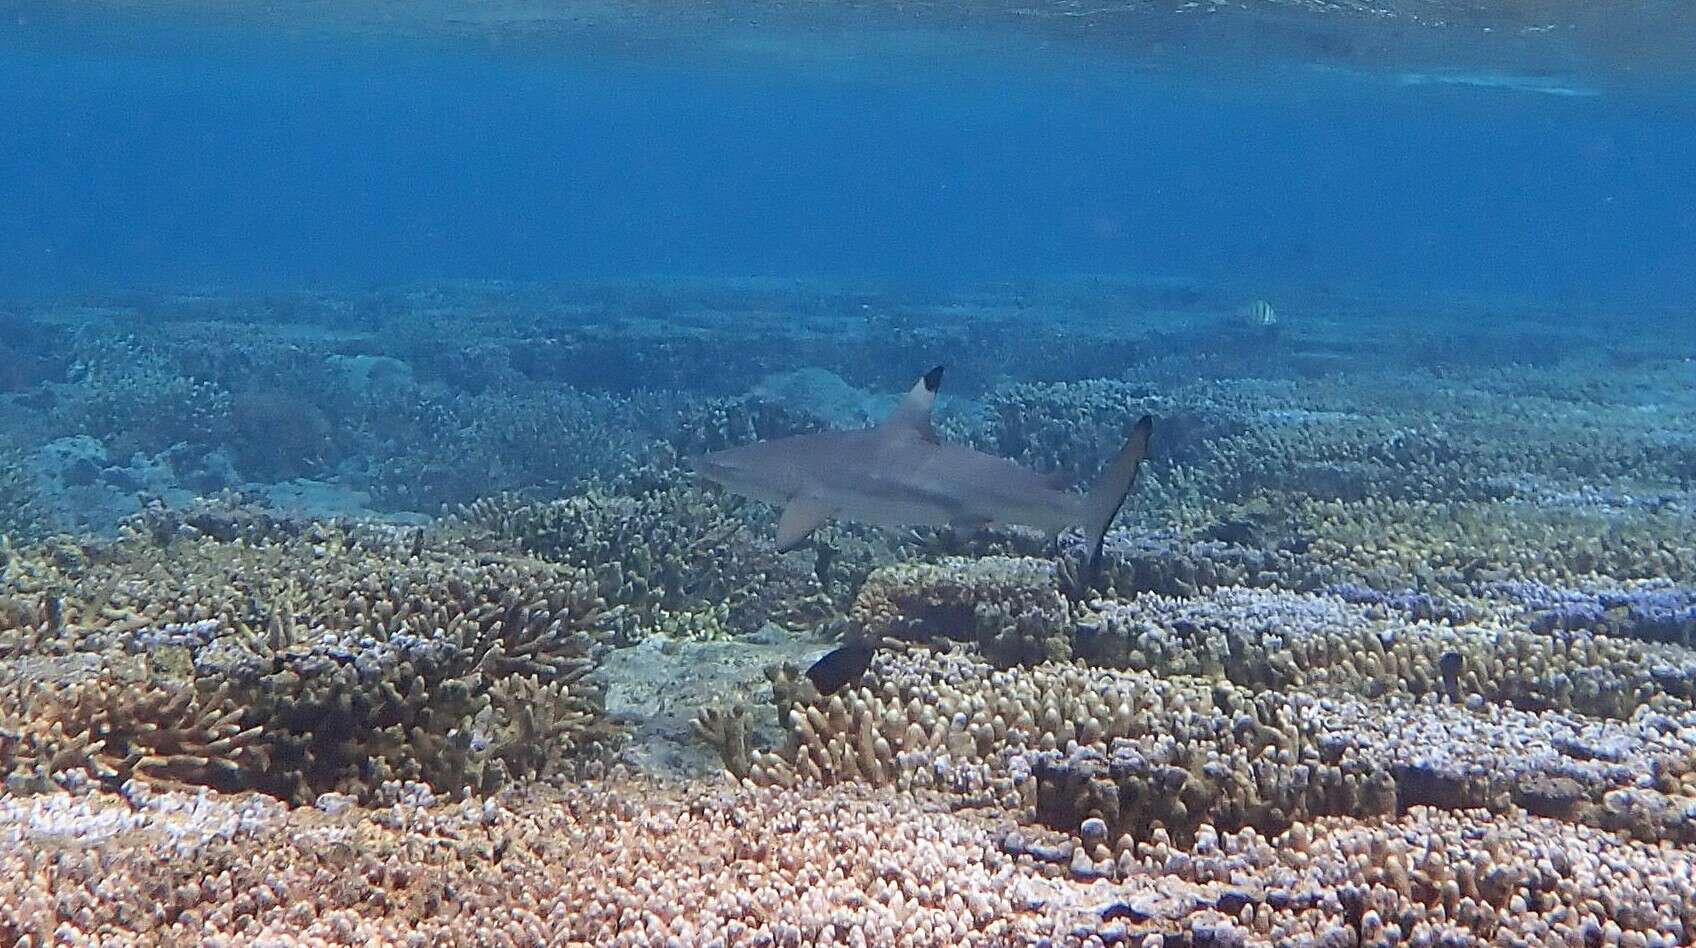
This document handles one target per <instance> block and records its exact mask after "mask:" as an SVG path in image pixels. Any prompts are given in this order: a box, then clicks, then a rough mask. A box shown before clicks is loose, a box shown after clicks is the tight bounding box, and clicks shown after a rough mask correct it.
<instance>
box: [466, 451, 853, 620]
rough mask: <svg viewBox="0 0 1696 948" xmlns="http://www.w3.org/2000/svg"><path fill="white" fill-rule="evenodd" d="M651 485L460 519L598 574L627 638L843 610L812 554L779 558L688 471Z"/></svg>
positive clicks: (496, 507)
mask: <svg viewBox="0 0 1696 948" xmlns="http://www.w3.org/2000/svg"><path fill="white" fill-rule="evenodd" d="M638 476H642V475H641V473H640V472H638ZM644 479H650V478H644ZM651 480H652V481H653V482H654V484H655V486H652V487H647V488H637V489H636V490H635V491H634V492H633V493H622V492H616V491H614V490H611V489H608V488H606V487H603V486H599V485H590V486H588V487H586V488H585V489H584V490H583V491H581V492H580V493H578V494H576V495H574V496H571V497H567V498H565V499H562V500H554V501H547V502H535V503H531V502H525V501H524V500H522V499H520V498H518V497H515V496H512V495H502V496H496V497H491V498H486V499H484V500H481V501H478V502H476V503H473V504H470V505H467V506H464V507H461V508H460V509H459V511H458V513H457V519H458V520H459V522H461V523H462V524H465V525H466V526H468V527H470V528H472V529H474V530H480V531H487V532H489V533H492V534H493V535H494V536H495V537H497V538H499V539H501V540H505V541H510V542H513V543H516V544H517V545H518V546H519V547H520V548H521V549H523V550H524V551H526V552H528V553H531V554H534V555H537V556H540V557H543V558H546V559H548V560H550V561H554V562H560V563H565V564H569V565H571V566H574V567H577V568H579V569H582V570H583V571H585V572H586V573H590V574H592V575H593V576H594V577H595V582H596V586H597V589H598V591H599V595H600V597H601V599H602V600H604V601H605V602H606V604H607V607H608V608H607V614H606V617H605V618H606V621H608V622H609V623H614V624H616V626H617V628H618V629H619V631H620V633H621V635H622V637H623V638H624V639H626V640H633V639H635V638H639V637H640V636H641V635H644V634H648V633H652V632H660V633H665V634H671V635H690V636H696V637H711V636H714V635H724V634H732V633H737V632H742V633H746V632H750V631H753V630H755V629H758V628H759V627H760V626H762V625H764V624H765V623H767V622H777V623H780V624H786V625H793V626H796V627H803V626H809V625H812V624H815V623H817V622H820V621H823V620H824V619H827V618H829V617H830V616H832V615H833V614H834V613H835V612H836V611H837V606H836V605H835V603H834V601H833V600H832V598H831V596H830V595H829V592H828V591H827V589H826V588H825V586H824V584H823V581H822V578H821V576H820V575H819V570H818V569H817V567H816V564H815V563H808V562H806V559H807V558H806V556H805V555H804V554H797V555H795V556H781V555H779V554H777V553H776V552H775V551H774V550H773V549H772V548H771V545H770V543H769V542H768V541H766V540H765V538H764V537H763V536H759V535H757V534H756V532H755V530H754V528H753V527H751V526H750V524H749V523H748V522H747V521H746V520H744V519H743V518H741V517H738V516H737V515H736V514H735V512H734V511H732V510H731V509H729V508H727V507H726V506H725V505H724V504H722V503H720V502H719V501H718V500H717V499H716V498H715V497H714V496H713V495H711V494H709V493H707V492H705V491H703V490H702V489H701V488H699V487H696V486H694V485H691V484H689V483H688V481H687V479H686V476H684V475H683V474H682V473H681V472H678V471H673V472H671V473H668V474H663V475H659V476H654V477H652V478H651Z"/></svg>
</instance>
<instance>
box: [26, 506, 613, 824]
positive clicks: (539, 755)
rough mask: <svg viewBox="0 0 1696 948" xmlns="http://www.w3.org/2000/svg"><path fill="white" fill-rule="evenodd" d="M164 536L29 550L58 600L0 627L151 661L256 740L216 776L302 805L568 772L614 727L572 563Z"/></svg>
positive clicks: (379, 540)
mask: <svg viewBox="0 0 1696 948" xmlns="http://www.w3.org/2000/svg"><path fill="white" fill-rule="evenodd" d="M155 543H156V540H155V533H154V531H153V530H151V529H142V530H139V531H136V532H133V533H132V534H131V535H130V537H129V538H128V539H127V540H125V541H123V542H122V543H118V544H115V545H113V546H112V547H111V548H109V549H102V550H98V551H96V553H97V555H95V556H93V557H92V558H91V559H89V560H88V561H79V562H75V563H71V564H64V563H58V562H55V561H54V560H53V559H52V558H51V557H48V558H35V557H32V556H31V555H30V554H29V553H28V552H27V551H26V554H25V558H26V560H27V561H28V562H29V563H30V564H31V568H30V569H29V570H27V571H24V570H20V571H18V575H17V576H16V577H15V578H14V581H15V582H16V583H22V582H27V583H28V585H29V587H30V589H31V591H32V594H33V595H34V597H35V601H36V602H40V603H45V604H47V607H41V606H37V605H32V604H30V602H28V601H26V602H25V604H24V606H22V607H20V608H16V609H14V610H12V612H11V613H10V614H9V616H8V614H0V620H3V621H5V622H7V624H8V625H10V626H11V628H10V629H9V630H0V635H8V636H11V637H12V638H13V639H15V640H16V641H18V642H20V643H24V645H23V646H21V647H23V648H26V649H27V650H29V651H31V652H38V651H39V649H38V648H36V647H35V646H33V645H29V644H28V643H31V642H37V641H39V640H41V639H43V638H44V637H50V638H51V639H52V640H53V641H56V642H58V643H59V644H60V646H61V650H62V651H66V650H81V651H103V650H112V649H121V650H125V651H129V652H134V653H140V654H144V655H146V656H147V660H148V661H149V662H150V663H151V664H152V665H154V666H157V667H159V668H161V669H163V670H164V673H165V674H167V675H168V676H172V677H171V680H170V681H169V682H168V683H167V682H165V681H164V679H156V680H159V681H161V683H162V684H161V686H162V687H165V686H167V685H168V687H170V688H172V689H176V690H180V691H181V692H182V693H184V694H188V695H191V696H192V697H193V698H194V701H195V702H197V703H196V704H194V705H193V706H194V707H197V708H201V709H204V711H205V713H206V714H211V715H214V716H215V718H216V720H217V722H219V724H220V726H222V725H223V724H226V723H231V724H235V725H239V730H240V731H241V732H242V733H243V734H249V735H252V744H253V745H254V746H256V747H258V748H261V749H262V750H263V753H264V756H265V761H266V766H264V767H262V768H261V767H251V766H248V762H247V761H242V762H238V766H237V767H236V768H235V770H234V771H233V772H224V771H220V772H219V773H218V774H217V781H216V782H217V783H218V784H219V785H222V786H240V787H253V788H256V789H262V790H265V791H267V792H269V793H273V794H276V795H278V796H283V797H285V798H289V799H293V800H295V801H297V802H298V801H310V800H311V799H313V798H314V797H315V796H316V795H317V794H319V793H322V792H326V791H331V790H334V791H339V792H345V793H350V794H353V795H355V796H360V797H366V796H369V795H370V794H371V793H372V792H374V790H375V788H376V787H377V786H379V785H380V784H382V783H383V782H384V781H389V780H396V781H406V780H417V781H423V782H426V783H429V784H431V785H432V786H434V787H436V788H437V789H438V790H439V791H441V792H458V791H459V790H461V789H465V788H471V789H474V790H477V791H479V792H481V791H486V790H490V789H493V788H495V787H498V786H500V785H502V784H504V783H506V782H508V781H510V780H512V779H515V778H527V779H528V778H536V777H549V776H562V775H568V774H569V773H571V772H573V770H574V768H575V767H576V766H577V763H578V762H580V761H582V762H588V761H591V760H592V759H593V758H595V756H596V755H597V754H598V753H599V751H598V748H599V747H600V746H602V745H603V744H605V743H607V742H610V741H611V740H612V739H613V738H614V737H615V736H616V735H615V732H614V730H613V729H611V728H609V727H608V726H607V725H606V723H605V722H604V720H603V718H602V714H601V708H602V699H601V694H600V690H599V688H598V687H597V686H594V685H592V684H591V683H590V682H589V681H588V680H587V679H586V675H587V673H588V672H589V671H590V670H591V669H592V668H593V666H594V662H595V655H596V652H597V649H598V647H599V646H598V640H599V639H600V638H602V637H603V636H604V634H605V633H604V629H603V628H602V626H601V625H600V623H599V620H600V613H601V603H600V600H599V599H598V598H597V597H596V595H595V588H594V583H593V580H592V578H591V577H589V576H587V575H586V574H584V573H582V572H580V571H578V570H575V569H572V568H570V567H566V566H562V565H558V564H551V563H547V562H544V561H541V560H537V559H534V558H529V557H524V556H521V555H511V554H489V553H477V552H474V551H473V550H471V549H469V548H466V547H464V546H459V545H457V544H456V543H455V542H453V541H449V540H445V539H442V538H436V539H434V540H430V539H429V538H428V537H427V536H426V534H424V533H422V532H419V531H398V530H381V529H376V528H346V527H342V526H339V525H335V524H325V523H317V522H313V523H308V524H297V525H293V526H292V527H291V528H290V529H289V530H281V531H276V532H275V533H267V534H264V535H263V536H260V535H254V536H252V537H247V536H244V537H240V538H237V539H233V540H228V541H224V540H217V539H214V538H212V537H211V536H209V535H206V534H204V533H200V532H199V531H198V530H192V529H191V530H190V531H189V532H188V533H182V532H179V533H177V534H176V535H175V536H174V537H173V538H172V539H171V540H170V541H169V542H168V544H166V545H165V546H163V547H159V546H155V545H154V544H155ZM14 601H16V596H15V594H14ZM44 613H45V614H44ZM15 650H17V649H16V648H15V649H14V651H15ZM114 687H116V686H114ZM113 694H114V695H115V694H116V692H114V693H113ZM109 696H110V695H109ZM109 743H110V742H109ZM178 769H181V768H178ZM192 776H193V775H192V774H191V775H190V776H189V777H185V778H184V779H189V778H191V777H192Z"/></svg>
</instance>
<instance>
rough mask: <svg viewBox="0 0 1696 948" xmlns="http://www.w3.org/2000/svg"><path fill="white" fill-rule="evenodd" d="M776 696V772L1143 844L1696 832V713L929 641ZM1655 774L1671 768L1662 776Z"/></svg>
mask: <svg viewBox="0 0 1696 948" xmlns="http://www.w3.org/2000/svg"><path fill="white" fill-rule="evenodd" d="M778 678H779V679H780V680H785V679H787V678H788V676H787V675H786V674H780V675H779V676H778ZM774 691H776V692H777V693H779V694H781V695H783V696H784V697H785V699H786V700H787V702H788V704H787V711H786V716H787V722H786V723H787V727H788V731H789V740H788V743H787V744H785V745H784V746H783V747H780V748H777V749H775V750H769V751H766V750H755V751H753V752H752V753H750V754H748V763H747V775H748V777H749V778H750V779H752V780H754V781H755V782H758V783H774V784H781V785H785V786H790V785H795V784H797V783H800V782H805V781H813V782H823V783H836V782H841V781H857V782H866V783H871V784H874V785H883V784H894V785H896V786H899V787H903V788H927V787H935V788H943V789H947V790H949V791H951V792H954V793H958V794H961V795H964V796H965V797H967V798H969V799H981V800H984V801H986V802H987V801H993V802H995V803H997V804H998V805H1001V806H1005V807H1012V808H1016V809H1024V810H1025V811H1026V812H1033V813H1034V814H1035V815H1036V816H1038V817H1039V818H1040V819H1042V820H1044V821H1045V822H1048V823H1050V824H1052V825H1056V826H1060V827H1063V828H1076V827H1078V826H1080V825H1081V824H1082V822H1083V821H1084V820H1086V819H1089V818H1099V819H1102V820H1105V822H1106V824H1107V826H1108V828H1109V829H1110V830H1111V831H1112V835H1113V837H1114V838H1118V837H1119V836H1121V835H1123V836H1125V837H1126V838H1128V839H1131V840H1140V839H1146V838H1148V836H1149V833H1151V832H1152V831H1153V830H1155V829H1156V828H1159V827H1164V828H1165V829H1166V830H1167V831H1169V832H1171V833H1173V834H1181V835H1184V836H1185V838H1187V834H1189V833H1191V832H1193V831H1194V830H1195V828H1196V827H1198V826H1199V825H1201V824H1202V823H1204V822H1209V823H1212V824H1214V825H1216V826H1228V827H1238V826H1255V827H1259V828H1262V829H1265V830H1268V831H1277V830H1279V829H1281V828H1282V827H1283V826H1286V825H1288V824H1289V822H1290V821H1292V820H1301V819H1310V818H1312V817H1315V816H1321V815H1331V814H1338V815H1350V816H1373V815H1381V814H1385V813H1393V812H1396V811H1397V810H1398V808H1405V807H1406V806H1409V805H1412V804H1417V803H1430V804H1436V805H1441V806H1444V807H1448V808H1471V807H1485V808H1489V809H1492V810H1497V811H1505V810H1508V809H1510V808H1512V807H1514V806H1521V807H1524V808H1527V809H1532V810H1535V811H1537V812H1547V813H1552V814H1558V815H1562V816H1565V817H1566V818H1570V819H1575V820H1581V821H1584V822H1588V823H1591V824H1594V825H1602V826H1608V827H1610V828H1615V829H1621V830H1625V831H1629V832H1631V833H1633V834H1634V835H1639V836H1642V837H1644V838H1650V839H1673V840H1685V841H1691V840H1696V815H1692V813H1690V812H1686V811H1685V809H1684V807H1685V804H1684V803H1681V802H1679V801H1684V800H1690V799H1696V777H1693V776H1691V771H1692V769H1693V768H1692V766H1691V760H1692V755H1693V754H1696V743H1693V742H1692V741H1691V739H1690V738H1689V736H1688V732H1687V731H1681V730H1680V729H1681V728H1685V729H1688V728H1689V727H1691V726H1692V725H1693V724H1696V712H1691V711H1689V710H1688V709H1686V710H1685V711H1683V712H1681V713H1680V714H1679V715H1677V716H1669V715H1667V714H1663V713H1659V712H1655V711H1652V710H1651V709H1650V708H1648V707H1644V708H1643V709H1642V710H1641V711H1640V712H1639V713H1637V714H1636V715H1634V716H1633V717H1632V718H1631V719H1630V720H1628V721H1621V722H1594V721H1583V720H1569V719H1563V718H1558V717H1552V716H1544V715H1537V714H1532V713H1528V712H1524V711H1519V710H1516V709H1514V708H1512V707H1509V706H1505V705H1496V704H1488V705H1485V706H1483V707H1480V708H1478V709H1471V708H1468V707H1465V706H1462V705H1457V704H1454V703H1452V702H1450V701H1448V700H1447V699H1446V698H1444V697H1442V696H1439V695H1437V694H1435V693H1431V694H1427V695H1426V697H1425V698H1423V699H1418V700H1415V699H1410V698H1407V697H1405V696H1391V697H1387V698H1384V699H1380V700H1377V701H1369V700H1363V699H1359V698H1353V697H1349V696H1347V695H1345V694H1331V695H1326V696H1320V695H1316V694H1313V693H1307V692H1303V691H1300V690H1295V689H1290V690H1283V691H1264V690H1262V691H1251V690H1247V689H1242V688H1238V687H1236V686H1235V685H1232V684H1230V683H1229V682H1227V681H1223V680H1217V681H1211V682H1210V681H1206V680H1202V679H1194V678H1182V677H1179V678H1161V677H1156V676H1154V675H1152V674H1149V673H1147V672H1118V671H1109V670H1086V669H1081V668H1077V667H1074V666H1068V665H1042V666H1037V667H1034V668H1014V669H1008V670H1001V671H997V670H995V669H993V668H991V667H990V666H989V665H987V664H986V663H983V662H982V661H980V660H975V659H972V658H970V657H968V656H965V655H960V654H953V655H937V654H934V653H928V652H922V651H914V652H909V653H906V654H888V655H885V656H883V657H880V658H879V659H878V661H877V663H875V664H874V666H873V680H872V681H871V682H870V683H868V684H867V685H866V686H864V687H861V688H858V689H851V690H848V691H844V692H842V693H840V694H837V695H834V696H831V697H829V698H824V697H821V696H819V695H818V694H817V693H816V692H812V691H809V690H807V689H805V688H800V687H797V688H793V689H785V688H774ZM781 710H783V709H782V707H780V711H781ZM703 726H704V727H706V728H707V729H708V730H709V731H711V730H713V729H714V728H715V726H716V722H714V721H712V720H710V719H703ZM721 746H722V745H721ZM1642 773H1656V774H1662V775H1664V776H1663V777H1662V779H1660V780H1659V781H1658V782H1657V783H1656V785H1655V786H1653V787H1642V786H1638V785H1637V777H1638V775H1640V774H1642ZM1621 793H1625V794H1627V796H1623V797H1622V796H1620V794H1621Z"/></svg>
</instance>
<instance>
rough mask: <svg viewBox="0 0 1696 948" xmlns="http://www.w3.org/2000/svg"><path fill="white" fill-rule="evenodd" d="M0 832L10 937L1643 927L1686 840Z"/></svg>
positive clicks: (833, 938) (1418, 831)
mask: <svg viewBox="0 0 1696 948" xmlns="http://www.w3.org/2000/svg"><path fill="white" fill-rule="evenodd" d="M327 804H328V801H327ZM0 840H4V841H6V842H4V843H0V880H4V881H5V882H6V884H5V885H3V886H0V937H3V938H5V939H7V940H9V941H25V940H27V941H31V942H35V943H45V942H56V943H57V942H63V943H68V944H78V943H83V942H85V941H90V942H91V941H94V940H96V939H100V940H107V941H113V940H126V941H127V940H140V941H148V942H160V943H175V942H180V941H185V940H220V939H227V940H231V941H238V942H245V941H256V940H291V939H298V940H303V941H308V942H313V941H318V942H329V943H338V944H350V943H358V944H373V943H402V944H404V943H409V942H418V943H435V942H442V943H469V944H504V943H518V944H529V943H548V944H563V945H570V946H578V945H582V946H589V945H593V946H609V948H620V946H632V948H634V946H647V945H656V944H667V943H677V944H714V943H721V942H722V943H725V944H866V945H891V946H935V945H969V946H972V945H975V946H986V948H988V946H1001V945H1020V944H1038V943H1052V944H1056V945H1078V946H1092V945H1109V944H1125V943H1130V944H1139V943H1140V944H1147V943H1148V941H1146V940H1145V939H1148V938H1151V937H1152V938H1154V939H1156V942H1155V943H1165V944H1172V943H1175V942H1176V943H1185V944H1198V943H1208V944H1249V943H1278V944H1312V945H1318V944H1333V943H1349V944H1353V943H1357V942H1361V941H1362V939H1363V936H1364V939H1365V941H1364V943H1371V944H1380V943H1412V944H1439V943H1446V944H1465V943H1474V942H1481V941H1494V942H1499V943H1530V944H1546V943H1551V942H1553V943H1580V944H1582V943H1586V942H1590V943H1609V944H1612V943H1618V944H1621V945H1628V944H1629V945H1639V946H1648V945H1673V944H1679V943H1682V942H1684V941H1686V940H1687V939H1688V933H1689V932H1690V931H1692V930H1696V883H1693V881H1692V879H1693V878H1696V857H1692V855H1691V853H1690V852H1688V851H1686V850H1680V849H1671V848H1668V847H1664V846H1660V847H1656V846H1649V845H1645V844H1642V843H1634V842H1630V841H1626V840H1621V839H1619V838H1618V837H1616V836H1613V835H1612V834H1609V833H1606V832H1603V831H1598V830H1593V829H1588V828H1585V827H1578V826H1573V825H1572V824H1568V823H1562V822H1558V821H1554V820H1547V819H1538V818H1534V817H1526V816H1515V817H1511V818H1501V817H1490V816H1487V815H1485V814H1481V813H1476V812H1461V813H1450V812H1441V811H1435V810H1432V809H1430V808H1426V807H1414V808H1412V809H1410V810H1409V811H1408V812H1406V813H1403V814H1398V815H1396V816H1393V817H1390V818H1387V819H1385V820H1382V821H1378V822H1374V823H1370V824H1366V823H1361V822H1358V821H1354V820H1344V819H1320V820H1315V821H1312V822H1309V823H1300V824H1295V825H1292V826H1290V827H1289V828H1288V829H1286V830H1285V831H1283V832H1282V833H1279V834H1276V835H1272V834H1263V833H1260V832H1257V831H1255V830H1253V829H1243V830H1239V831H1225V830H1218V829H1215V828H1213V827H1211V826H1203V827H1201V828H1199V829H1198V831H1197V832H1196V833H1195V838H1194V839H1193V840H1192V841H1190V842H1188V843H1179V842H1177V841H1174V840H1172V839H1169V838H1167V837H1166V836H1165V835H1164V834H1162V833H1158V832H1157V833H1155V834H1154V835H1153V837H1152V838H1151V839H1149V840H1147V841H1144V842H1141V843H1137V844H1135V845H1132V846H1127V847H1125V848H1123V849H1122V850H1120V852H1119V853H1118V855H1117V856H1116V857H1114V858H1115V859H1116V861H1115V862H1114V865H1115V868H1116V873H1117V875H1119V876H1120V877H1121V878H1120V879H1119V881H1106V880H1102V879H1099V878H1097V877H1096V874H1095V873H1094V872H1084V873H1079V872H1077V871H1075V869H1074V865H1075V864H1076V865H1084V866H1088V865H1091V864H1092V862H1093V861H1092V859H1091V856H1090V850H1091V848H1092V847H1094V848H1099V849H1101V850H1103V851H1106V852H1109V853H1111V846H1110V845H1108V844H1107V843H1105V842H1104V841H1103V840H1102V839H1101V838H1100V837H1098V836H1092V837H1090V841H1089V842H1076V841H1072V840H1068V839H1064V838H1049V837H1048V836H1047V835H1046V834H1044V833H1042V832H1041V831H1036V832H1032V831H1028V830H1016V831H1012V832H1009V831H1007V830H1006V828H1005V827H1003V826H998V825H996V824H995V822H994V821H990V820H985V819H981V818H978V817H975V816H973V815H971V814H970V813H949V812H947V811H946V810H944V809H943V808H942V807H940V806H936V805H932V804H930V803H928V802H927V801H925V800H923V799H919V800H915V799H913V798H912V797H910V796H907V795H899V794H893V793H890V792H887V791H885V792H876V791H869V790H863V789H856V788H834V789H829V790H825V789H822V788H816V787H814V788H802V789H797V790H780V789H759V788H748V787H745V786H742V787H708V786H702V785H695V786H692V787H688V788H682V789H678V788H667V787H661V786H654V785H649V784H640V783H638V784H629V783H617V782H615V783H612V784H609V785H606V786H603V787H596V788H589V789H574V790H570V791H566V792H564V793H560V794H552V793H531V794H515V795H507V796H504V797H502V798H499V799H490V800H487V801H466V802H464V803H460V804H446V803H429V804H428V805H423V806H421V805H417V804H414V803H397V804H394V805H390V806H384V807H381V808H378V809H370V810H367V809H362V808H358V807H344V806H340V805H334V806H331V805H326V806H325V807H324V808H322V809H319V808H311V807H302V808H296V809H292V810H284V809H281V808H278V807H275V806H266V805H263V804H262V801H256V800H252V799H245V798H241V797H229V796H222V795H212V796H201V797H195V796H188V795H186V794H181V793H157V794H144V795H136V794H131V795H130V796H129V798H128V799H124V798H119V797H117V796H114V795H109V794H90V795H86V796H82V797H72V796H69V795H65V794H59V795H53V796H49V797H33V798H27V799H19V798H4V797H0ZM1342 879H1346V880H1351V881H1350V882H1348V883H1343V884H1339V882H1338V880H1342Z"/></svg>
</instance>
